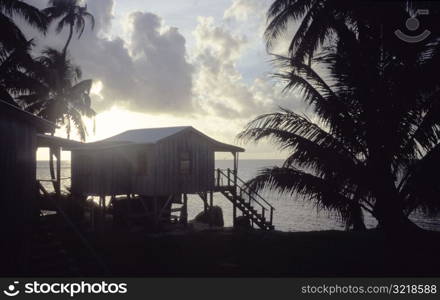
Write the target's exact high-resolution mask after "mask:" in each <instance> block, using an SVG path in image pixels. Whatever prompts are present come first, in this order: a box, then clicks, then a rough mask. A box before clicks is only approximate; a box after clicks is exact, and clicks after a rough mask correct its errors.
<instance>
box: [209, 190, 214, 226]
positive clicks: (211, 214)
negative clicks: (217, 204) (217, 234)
mask: <svg viewBox="0 0 440 300" xmlns="http://www.w3.org/2000/svg"><path fill="white" fill-rule="evenodd" d="M213 206H214V193H213V191H212V190H211V191H209V226H210V227H212V223H213V222H212V221H213V220H212V217H213V213H212V207H213Z"/></svg>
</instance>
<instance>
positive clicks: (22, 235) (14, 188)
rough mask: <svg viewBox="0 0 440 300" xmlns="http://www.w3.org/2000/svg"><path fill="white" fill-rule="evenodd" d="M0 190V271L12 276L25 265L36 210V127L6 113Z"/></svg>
mask: <svg viewBox="0 0 440 300" xmlns="http://www.w3.org/2000/svg"><path fill="white" fill-rule="evenodd" d="M0 193H1V196H0V211H1V214H2V216H1V217H0V220H1V221H0V228H1V238H2V240H3V243H2V246H1V249H2V251H1V257H0V260H1V263H0V265H1V267H0V273H1V274H2V275H8V276H12V275H14V274H17V272H18V273H19V272H20V270H21V269H22V268H24V267H25V266H23V264H25V263H26V262H25V257H27V253H26V251H28V250H29V247H28V245H27V244H28V243H29V240H30V230H31V226H32V220H33V219H32V216H33V214H35V213H36V196H37V185H36V129H35V127H34V126H32V124H30V123H29V122H23V121H20V120H17V119H15V118H13V117H10V116H8V115H1V116H0Z"/></svg>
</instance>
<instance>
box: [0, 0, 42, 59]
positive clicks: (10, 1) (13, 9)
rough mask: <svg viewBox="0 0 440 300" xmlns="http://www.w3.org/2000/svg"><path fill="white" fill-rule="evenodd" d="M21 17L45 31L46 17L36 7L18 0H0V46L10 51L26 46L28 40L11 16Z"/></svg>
mask: <svg viewBox="0 0 440 300" xmlns="http://www.w3.org/2000/svg"><path fill="white" fill-rule="evenodd" d="M15 17H21V18H22V19H24V20H25V21H26V22H27V23H28V24H29V25H30V26H32V27H34V28H36V29H38V30H40V31H41V32H43V33H45V32H46V29H47V18H46V16H45V15H44V14H42V13H41V12H40V11H39V10H38V9H37V8H35V7H33V6H32V5H29V4H27V3H25V2H24V1H19V0H0V28H1V29H2V34H1V36H0V48H2V49H5V50H7V51H11V50H13V49H16V48H20V47H23V48H27V47H26V45H27V44H28V41H27V40H26V38H25V36H24V34H23V32H22V31H21V30H20V28H18V26H17V25H16V24H15V22H14V21H13V18H15Z"/></svg>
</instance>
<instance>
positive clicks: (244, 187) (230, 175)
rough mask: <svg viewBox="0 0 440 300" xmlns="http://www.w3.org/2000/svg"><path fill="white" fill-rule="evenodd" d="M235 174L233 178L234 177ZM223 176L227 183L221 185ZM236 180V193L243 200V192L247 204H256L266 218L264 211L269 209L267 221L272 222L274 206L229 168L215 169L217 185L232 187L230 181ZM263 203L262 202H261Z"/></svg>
mask: <svg viewBox="0 0 440 300" xmlns="http://www.w3.org/2000/svg"><path fill="white" fill-rule="evenodd" d="M234 176H235V178H234ZM223 178H225V179H226V180H227V185H223ZM234 179H236V182H238V183H239V184H237V186H236V187H235V188H237V189H238V191H237V194H238V195H240V197H241V198H242V199H244V200H246V199H245V198H243V194H244V195H246V196H247V198H248V201H249V204H251V203H252V202H253V203H255V204H257V205H258V206H259V207H260V208H261V211H262V216H263V217H264V218H266V211H269V223H270V224H271V225H272V224H273V212H274V210H275V208H274V207H273V206H272V205H271V204H270V203H269V202H267V201H266V200H265V199H264V198H263V197H262V196H261V195H260V194H258V193H257V191H255V190H254V189H253V188H251V187H250V186H249V185H248V184H247V183H246V182H245V181H243V180H242V179H241V178H240V177H238V176H237V175H236V174H234V172H233V171H232V170H231V169H229V168H228V169H226V170H222V169H217V178H216V183H217V186H218V187H231V188H234V185H232V184H231V183H233V182H235V180H234ZM263 203H264V204H263Z"/></svg>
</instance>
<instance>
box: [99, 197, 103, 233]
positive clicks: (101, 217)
mask: <svg viewBox="0 0 440 300" xmlns="http://www.w3.org/2000/svg"><path fill="white" fill-rule="evenodd" d="M98 214H99V224H98V227H99V230H100V231H102V229H103V227H104V223H105V196H102V195H101V196H99V211H98Z"/></svg>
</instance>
